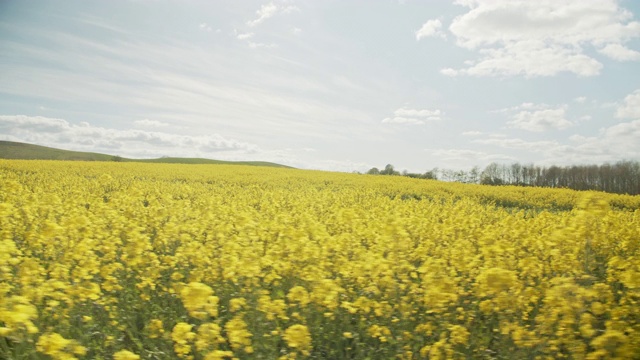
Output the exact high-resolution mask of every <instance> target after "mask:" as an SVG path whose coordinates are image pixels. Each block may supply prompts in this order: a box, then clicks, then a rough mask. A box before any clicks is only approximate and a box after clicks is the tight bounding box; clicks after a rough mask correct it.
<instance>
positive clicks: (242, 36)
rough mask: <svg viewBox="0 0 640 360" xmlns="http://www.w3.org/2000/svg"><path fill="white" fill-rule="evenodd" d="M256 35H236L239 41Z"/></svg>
mask: <svg viewBox="0 0 640 360" xmlns="http://www.w3.org/2000/svg"><path fill="white" fill-rule="evenodd" d="M253 35H254V33H252V32H250V33H242V34H238V35H236V38H238V40H247V39H250V38H252V37H253Z"/></svg>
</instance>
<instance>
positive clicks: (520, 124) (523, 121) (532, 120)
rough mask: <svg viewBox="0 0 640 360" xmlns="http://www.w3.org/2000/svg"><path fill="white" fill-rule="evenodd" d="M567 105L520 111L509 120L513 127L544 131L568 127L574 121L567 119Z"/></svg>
mask: <svg viewBox="0 0 640 360" xmlns="http://www.w3.org/2000/svg"><path fill="white" fill-rule="evenodd" d="M566 109H567V108H566V106H562V107H558V108H555V109H544V110H535V111H527V110H525V111H520V112H518V113H517V114H515V115H514V116H513V119H512V120H511V121H509V122H507V124H508V125H510V127H512V128H517V129H523V130H527V131H534V132H542V131H547V130H552V129H557V130H561V129H566V128H568V127H570V126H571V125H573V123H572V122H571V121H569V120H567V119H565V112H566Z"/></svg>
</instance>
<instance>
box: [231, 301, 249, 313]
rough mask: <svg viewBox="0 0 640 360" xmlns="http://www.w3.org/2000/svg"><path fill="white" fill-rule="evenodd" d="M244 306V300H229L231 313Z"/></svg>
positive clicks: (245, 302)
mask: <svg viewBox="0 0 640 360" xmlns="http://www.w3.org/2000/svg"><path fill="white" fill-rule="evenodd" d="M245 306H247V300H245V299H244V298H234V299H231V300H229V310H230V311H231V312H237V311H239V310H241V309H242V308H243V307H245Z"/></svg>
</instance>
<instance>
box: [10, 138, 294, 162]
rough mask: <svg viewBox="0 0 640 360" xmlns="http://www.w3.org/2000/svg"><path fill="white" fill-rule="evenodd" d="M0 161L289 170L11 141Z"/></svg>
mask: <svg viewBox="0 0 640 360" xmlns="http://www.w3.org/2000/svg"><path fill="white" fill-rule="evenodd" d="M0 159H14V160H70V161H122V162H145V163H167V164H225V165H250V166H270V167H281V168H290V167H289V166H285V165H281V164H276V163H271V162H266V161H223V160H212V159H202V158H177V157H163V158H158V159H129V158H123V157H119V156H114V155H108V154H100V153H93V152H81V151H71V150H62V149H56V148H51V147H47V146H40V145H33V144H26V143H20V142H13V141H0Z"/></svg>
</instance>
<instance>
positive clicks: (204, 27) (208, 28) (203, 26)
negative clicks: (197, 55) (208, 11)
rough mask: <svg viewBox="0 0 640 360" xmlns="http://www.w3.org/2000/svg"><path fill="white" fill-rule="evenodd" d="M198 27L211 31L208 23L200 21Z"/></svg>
mask: <svg viewBox="0 0 640 360" xmlns="http://www.w3.org/2000/svg"><path fill="white" fill-rule="evenodd" d="M198 28H200V30H202V31H206V32H211V31H213V28H211V26H209V24H207V23H201V24H200V25H198Z"/></svg>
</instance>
